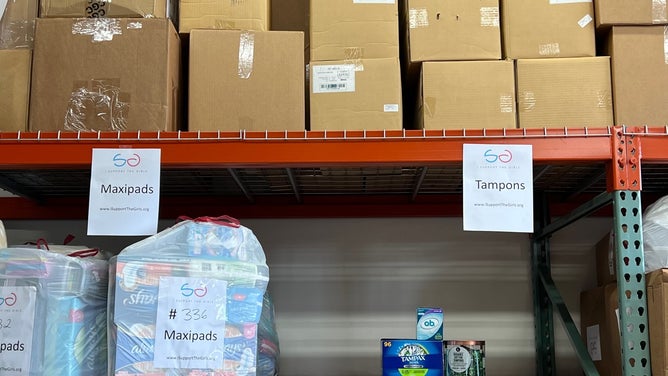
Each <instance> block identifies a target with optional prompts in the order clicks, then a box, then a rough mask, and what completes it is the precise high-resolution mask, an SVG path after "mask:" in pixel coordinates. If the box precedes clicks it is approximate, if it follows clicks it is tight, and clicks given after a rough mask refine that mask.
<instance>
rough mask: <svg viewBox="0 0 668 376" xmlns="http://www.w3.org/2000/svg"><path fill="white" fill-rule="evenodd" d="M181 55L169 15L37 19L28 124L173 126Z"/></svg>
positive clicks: (49, 128)
mask: <svg viewBox="0 0 668 376" xmlns="http://www.w3.org/2000/svg"><path fill="white" fill-rule="evenodd" d="M102 31H104V32H102ZM179 55H180V52H179V37H178V34H177V33H176V30H175V29H174V26H173V25H172V23H171V21H169V20H166V19H129V18H126V19H118V18H80V19H68V18H59V19H56V18H50V19H46V18H41V19H38V20H37V27H36V32H35V51H34V59H33V73H32V95H31V99H30V130H31V131H38V130H44V131H56V130H94V131H106V130H114V131H116V130H128V131H132V130H151V131H175V130H177V128H178V122H177V119H178V103H179V85H180V84H179Z"/></svg>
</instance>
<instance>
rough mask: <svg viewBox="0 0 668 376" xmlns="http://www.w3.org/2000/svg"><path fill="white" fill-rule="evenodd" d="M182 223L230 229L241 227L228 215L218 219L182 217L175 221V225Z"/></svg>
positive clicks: (239, 223)
mask: <svg viewBox="0 0 668 376" xmlns="http://www.w3.org/2000/svg"><path fill="white" fill-rule="evenodd" d="M182 221H193V222H204V223H214V224H217V225H221V226H227V227H232V228H239V227H241V222H239V220H238V219H236V218H233V217H230V216H229V215H221V216H220V217H197V218H190V217H188V216H185V215H182V216H179V217H178V218H177V219H176V223H179V222H182Z"/></svg>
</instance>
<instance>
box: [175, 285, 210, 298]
mask: <svg viewBox="0 0 668 376" xmlns="http://www.w3.org/2000/svg"><path fill="white" fill-rule="evenodd" d="M207 292H209V291H208V290H207V288H206V286H202V287H199V288H196V289H193V288H191V287H189V284H188V283H184V284H183V285H181V295H183V296H185V297H186V298H187V297H190V296H193V295H195V296H196V297H198V298H203V297H205V296H206V294H207Z"/></svg>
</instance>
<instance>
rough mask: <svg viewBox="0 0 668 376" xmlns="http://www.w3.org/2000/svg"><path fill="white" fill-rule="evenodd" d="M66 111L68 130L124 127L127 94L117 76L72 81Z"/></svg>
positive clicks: (125, 122)
mask: <svg viewBox="0 0 668 376" xmlns="http://www.w3.org/2000/svg"><path fill="white" fill-rule="evenodd" d="M73 86H74V89H73V90H72V95H71V96H70V100H69V103H68V104H67V111H66V112H65V120H64V128H65V129H66V130H69V131H125V130H127V116H128V112H129V109H130V94H129V93H124V92H121V88H120V79H115V80H109V79H93V80H90V81H84V82H75V84H74V85H73Z"/></svg>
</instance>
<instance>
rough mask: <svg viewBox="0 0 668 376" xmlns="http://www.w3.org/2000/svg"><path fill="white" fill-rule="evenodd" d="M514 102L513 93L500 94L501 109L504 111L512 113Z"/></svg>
mask: <svg viewBox="0 0 668 376" xmlns="http://www.w3.org/2000/svg"><path fill="white" fill-rule="evenodd" d="M514 104H515V103H514V100H513V96H512V95H506V94H501V96H499V109H500V110H501V112H502V113H504V114H508V113H512V112H513V107H514Z"/></svg>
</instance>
